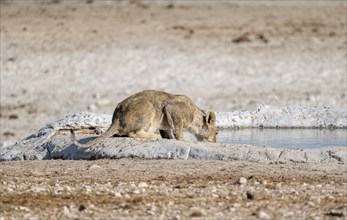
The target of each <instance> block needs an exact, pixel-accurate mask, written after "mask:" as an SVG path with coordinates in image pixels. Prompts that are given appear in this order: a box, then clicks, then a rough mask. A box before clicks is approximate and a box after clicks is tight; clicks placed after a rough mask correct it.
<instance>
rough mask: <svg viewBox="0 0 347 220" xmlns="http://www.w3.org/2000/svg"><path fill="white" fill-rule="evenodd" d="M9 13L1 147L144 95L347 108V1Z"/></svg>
mask: <svg viewBox="0 0 347 220" xmlns="http://www.w3.org/2000/svg"><path fill="white" fill-rule="evenodd" d="M51 2H54V1H51ZM57 2H58V1H57ZM0 16H1V17H0V18H1V25H0V26H1V27H0V28H1V29H0V31H1V115H0V117H1V118H0V125H1V136H0V137H1V141H14V140H16V139H18V138H22V137H24V136H28V135H30V134H32V133H33V132H34V131H36V130H37V129H39V128H41V127H42V126H43V125H44V124H46V123H47V122H49V121H54V120H56V119H57V118H59V117H61V116H63V115H65V114H68V113H74V112H77V111H93V112H97V113H109V114H111V113H112V112H113V110H114V108H115V106H116V104H117V103H118V102H120V101H121V100H123V99H124V98H126V97H127V96H129V95H131V94H133V93H135V92H138V91H140V90H144V89H160V90H165V91H168V92H173V93H179V94H185V95H187V96H189V97H191V98H192V99H193V100H194V101H195V102H196V103H197V104H198V106H200V107H201V108H203V109H206V110H213V111H230V110H243V109H252V108H253V107H255V106H258V105H259V104H269V105H289V104H304V105H307V106H330V107H340V108H341V107H346V93H347V92H346V90H347V88H346V65H347V64H346V62H347V61H346V56H347V55H346V47H347V39H346V25H347V24H346V16H347V15H346V4H345V3H344V2H343V1H341V2H339V1H334V2H332V3H329V2H325V3H324V2H320V3H317V4H316V3H315V4H314V6H312V4H311V3H310V2H304V1H300V2H295V3H290V2H284V3H283V2H282V3H281V2H277V3H276V2H275V3H274V2H272V3H271V2H270V3H266V2H264V3H259V2H258V3H257V2H248V3H247V2H246V3H242V2H237V1H232V2H224V3H223V2H219V3H215V2H209V1H203V2H199V1H195V2H192V1H187V2H179V3H171V4H170V3H168V2H156V3H155V2H151V1H146V2H139V1H132V2H120V1H95V2H94V3H92V4H87V3H86V1H80V2H79V1H72V2H71V1H66V2H65V3H64V1H62V2H61V3H59V4H34V1H1V15H0Z"/></svg>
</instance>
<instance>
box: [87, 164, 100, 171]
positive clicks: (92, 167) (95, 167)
mask: <svg viewBox="0 0 347 220" xmlns="http://www.w3.org/2000/svg"><path fill="white" fill-rule="evenodd" d="M93 169H102V167H101V166H99V165H96V164H94V165H91V166H90V167H89V170H93Z"/></svg>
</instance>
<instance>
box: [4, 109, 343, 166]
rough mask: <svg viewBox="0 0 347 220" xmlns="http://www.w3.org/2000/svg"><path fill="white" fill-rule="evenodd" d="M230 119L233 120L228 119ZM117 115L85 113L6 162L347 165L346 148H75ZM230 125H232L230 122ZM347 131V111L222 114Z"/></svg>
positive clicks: (11, 149) (184, 144)
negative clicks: (187, 161)
mask: <svg viewBox="0 0 347 220" xmlns="http://www.w3.org/2000/svg"><path fill="white" fill-rule="evenodd" d="M226 116H228V117H226ZM110 122H111V115H103V114H102V115H98V114H95V113H86V112H80V113H75V114H72V115H67V116H65V117H63V118H61V119H59V120H58V121H56V122H53V123H49V124H47V125H46V126H45V127H43V128H42V129H40V130H39V131H37V132H36V133H34V134H32V135H31V136H29V137H27V138H24V139H22V140H20V141H18V142H17V143H15V144H14V145H11V146H2V147H1V148H0V160H2V161H4V160H42V159H77V160H79V159H104V158H112V159H120V158H133V157H137V158H142V159H202V160H231V161H233V160H236V161H248V162H259V163H289V162H293V163H328V162H335V163H346V161H347V151H346V147H329V148H318V149H282V148H277V149H276V148H272V147H266V146H263V147H260V146H251V145H235V144H221V143H214V144H212V143H202V142H190V141H176V140H165V139H134V138H107V139H106V140H104V141H102V142H100V143H98V144H96V145H95V146H93V147H91V148H88V149H85V148H79V147H77V146H76V145H75V144H73V142H72V140H71V137H70V133H69V130H70V129H73V130H76V131H77V132H78V133H80V135H77V138H78V139H81V141H82V142H88V141H90V140H91V138H93V137H95V136H96V134H97V133H100V132H104V131H105V130H106V129H107V128H108V127H109V126H110ZM226 122H228V123H226ZM299 123H300V125H301V126H303V127H304V128H307V127H313V128H317V127H320V128H334V127H335V128H346V111H343V110H336V109H329V108H304V107H301V106H288V107H283V108H279V107H271V106H260V107H259V108H257V109H256V110H255V111H244V112H234V113H233V112H230V113H220V114H217V126H218V127H219V128H230V127H235V126H238V127H267V126H269V127H282V126H284V127H285V128H290V127H298V125H299Z"/></svg>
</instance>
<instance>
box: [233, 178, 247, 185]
mask: <svg viewBox="0 0 347 220" xmlns="http://www.w3.org/2000/svg"><path fill="white" fill-rule="evenodd" d="M235 183H236V184H239V185H246V184H247V179H246V178H245V177H240V178H238V179H237V180H236V182H235Z"/></svg>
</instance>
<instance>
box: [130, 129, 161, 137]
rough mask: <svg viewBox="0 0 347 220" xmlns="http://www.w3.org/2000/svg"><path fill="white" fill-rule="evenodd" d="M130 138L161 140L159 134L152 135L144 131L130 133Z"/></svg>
mask: <svg viewBox="0 0 347 220" xmlns="http://www.w3.org/2000/svg"><path fill="white" fill-rule="evenodd" d="M128 136H129V137H132V138H161V136H160V135H159V134H155V133H150V132H147V131H144V130H139V131H133V132H130V133H129V134H128Z"/></svg>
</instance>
